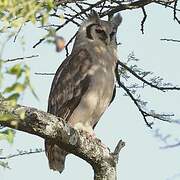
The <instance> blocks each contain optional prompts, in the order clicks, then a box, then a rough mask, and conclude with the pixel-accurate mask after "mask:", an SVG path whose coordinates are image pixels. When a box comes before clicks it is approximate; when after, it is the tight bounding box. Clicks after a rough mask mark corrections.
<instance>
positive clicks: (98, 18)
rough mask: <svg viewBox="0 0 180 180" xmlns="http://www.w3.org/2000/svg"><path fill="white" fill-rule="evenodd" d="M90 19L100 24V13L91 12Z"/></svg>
mask: <svg viewBox="0 0 180 180" xmlns="http://www.w3.org/2000/svg"><path fill="white" fill-rule="evenodd" d="M88 19H89V20H91V21H94V22H96V23H99V22H100V17H99V15H98V13H97V12H96V11H95V10H91V12H90V14H89V18H88Z"/></svg>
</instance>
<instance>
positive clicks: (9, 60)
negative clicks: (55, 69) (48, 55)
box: [4, 55, 39, 63]
mask: <svg viewBox="0 0 180 180" xmlns="http://www.w3.org/2000/svg"><path fill="white" fill-rule="evenodd" d="M35 57H39V55H32V56H26V57H18V58H13V59H7V60H5V61H4V62H5V63H7V62H14V61H19V60H25V59H31V58H35Z"/></svg>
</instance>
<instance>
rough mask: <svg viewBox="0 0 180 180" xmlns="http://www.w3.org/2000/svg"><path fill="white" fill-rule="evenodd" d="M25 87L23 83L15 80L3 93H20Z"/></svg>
mask: <svg viewBox="0 0 180 180" xmlns="http://www.w3.org/2000/svg"><path fill="white" fill-rule="evenodd" d="M25 88H26V86H25V85H24V84H21V83H19V82H16V83H14V84H13V85H12V86H10V87H7V88H6V89H5V90H4V92H3V93H12V92H15V93H20V92H22V91H24V89H25Z"/></svg>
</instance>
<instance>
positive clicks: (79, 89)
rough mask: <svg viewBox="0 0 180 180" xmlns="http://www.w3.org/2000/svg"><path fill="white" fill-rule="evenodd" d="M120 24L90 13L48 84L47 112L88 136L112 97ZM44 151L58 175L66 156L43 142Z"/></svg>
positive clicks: (61, 149) (92, 133)
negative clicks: (50, 84) (117, 35)
mask: <svg viewBox="0 0 180 180" xmlns="http://www.w3.org/2000/svg"><path fill="white" fill-rule="evenodd" d="M121 21H122V17H121V15H120V14H117V15H116V16H114V17H113V18H112V19H111V20H109V21H104V20H101V19H100V17H99V16H98V14H97V12H96V11H92V12H91V14H90V15H89V17H88V18H87V19H86V20H85V21H84V22H83V23H82V24H81V26H80V28H79V30H78V33H77V36H76V39H75V42H74V46H73V49H72V52H71V54H70V55H69V56H68V57H67V58H66V59H65V60H64V61H63V62H62V64H61V65H60V67H59V68H58V70H57V72H56V74H55V76H54V79H53V82H52V86H51V90H50V95H49V100H48V112H49V113H51V114H54V115H55V116H58V117H61V118H63V119H64V120H65V121H66V122H67V124H69V126H71V127H73V128H75V129H77V130H81V131H85V132H87V133H88V134H89V135H90V136H94V131H93V129H94V128H95V126H96V124H97V122H98V121H99V119H100V117H101V116H102V114H103V113H104V111H105V110H106V109H107V108H108V106H109V105H110V103H111V102H112V100H113V98H114V96H115V68H116V63H117V52H116V51H117V43H116V32H117V28H118V26H119V25H120V23H121ZM45 152H46V155H47V158H48V160H49V167H50V169H53V170H57V171H59V172H62V171H63V169H64V163H65V157H66V155H67V154H68V153H67V152H66V151H64V150H63V147H62V148H60V147H59V146H57V145H56V144H54V142H51V141H50V140H45Z"/></svg>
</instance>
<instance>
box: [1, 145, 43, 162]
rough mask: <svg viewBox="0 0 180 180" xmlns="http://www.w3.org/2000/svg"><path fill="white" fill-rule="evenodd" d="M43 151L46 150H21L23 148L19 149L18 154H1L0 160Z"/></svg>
mask: <svg viewBox="0 0 180 180" xmlns="http://www.w3.org/2000/svg"><path fill="white" fill-rule="evenodd" d="M41 152H44V150H43V149H41V148H40V149H35V150H31V149H30V150H29V151H24V150H23V151H21V150H18V153H16V154H10V155H7V156H0V160H6V159H11V158H14V157H17V156H23V155H30V154H36V153H41Z"/></svg>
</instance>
